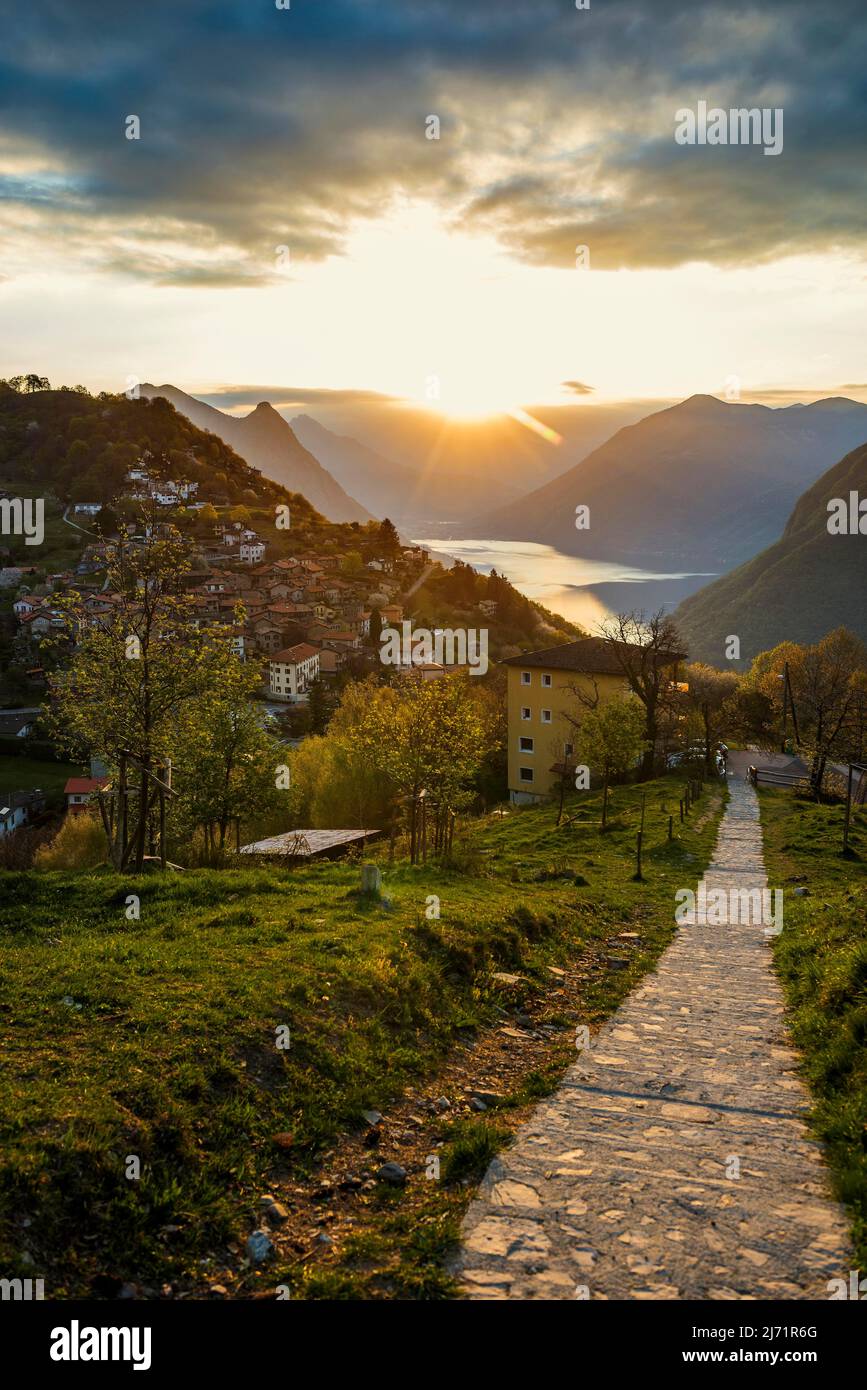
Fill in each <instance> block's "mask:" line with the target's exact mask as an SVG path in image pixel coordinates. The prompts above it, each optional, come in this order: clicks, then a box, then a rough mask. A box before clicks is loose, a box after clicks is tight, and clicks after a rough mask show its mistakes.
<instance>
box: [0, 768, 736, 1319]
mask: <svg viewBox="0 0 867 1390" xmlns="http://www.w3.org/2000/svg"><path fill="white" fill-rule="evenodd" d="M678 788H679V784H678V783H677V782H675V781H674V779H661V780H660V781H658V782H655V783H651V784H648V787H647V789H646V792H645V795H646V825H645V845H646V852H645V856H644V871H645V881H644V882H642V883H637V882H635V881H633V879H632V873H633V869H634V865H633V853H634V839H635V830H636V828H637V824H638V817H639V814H640V802H641V796H642V792H641V791H640V790H639V789H637V788H618V789H615V793H614V808H613V810H614V815H615V820H616V826H617V828H615V829H613V830H611V831H609V832H608V833H607V834H604V835H603V834H601V833H600V831H599V829H598V825H597V821H598V810H599V806H598V801H599V798H598V796H595V795H589V794H582V795H580V796H576V797H575V799H574V802H573V803H572V805H571V807H570V810H571V811H572V812H575V813H577V817H578V818H577V819H576V820H575V821H573V823H572V824H571V825H570V826H569V827H567V828H561V829H559V830H558V829H555V828H554V819H555V813H554V810H553V809H552V808H551V807H550V806H545V807H533V808H526V809H523V810H520V811H518V810H512V811H510V812H509V813H508V814H506V815H503V816H496V815H494V816H490V817H486V818H484V819H482V820H480V821H477V822H473V823H471V825H470V826H469V828H467V829H466V830H465V831H464V832H463V833H462V835H461V838H460V842H459V843H456V846H455V862H454V864H453V865H452V866H451V867H448V868H444V867H441V866H438V865H435V864H433V863H429V864H428V865H427V866H417V867H415V868H412V867H410V866H408V865H405V864H404V865H396V866H394V867H391V868H389V867H388V866H387V864H386V863H385V862H384V860H383V870H384V882H385V892H386V893H387V895H388V898H389V900H390V902H389V904H388V905H385V904H377V903H370V902H364V901H362V900H361V899H360V898H359V896H358V894H357V892H356V889H357V887H358V884H359V869H358V865H357V864H352V863H346V862H344V863H322V864H316V865H312V866H310V867H308V868H305V869H302V870H298V871H293V872H291V873H287V872H286V871H284V870H279V869H276V868H275V869H270V868H264V869H247V870H237V871H235V870H229V871H224V872H214V871H206V870H196V871H188V872H186V873H183V874H177V875H169V876H146V877H144V878H141V879H134V878H130V877H119V876H116V875H114V874H113V873H111V872H109V871H107V870H97V871H93V872H87V873H79V874H75V873H48V874H40V875H34V874H12V873H9V874H3V875H0V941H2V947H3V955H4V970H3V974H2V979H0V1038H2V1049H3V1055H4V1066H3V1069H2V1073H0V1151H2V1166H0V1266H2V1271H3V1273H4V1274H6V1275H9V1276H10V1277H11V1276H12V1275H13V1274H14V1273H15V1272H19V1273H22V1274H24V1275H26V1274H27V1273H28V1272H29V1273H31V1274H33V1273H35V1274H36V1275H37V1276H38V1277H44V1278H45V1279H46V1290H47V1292H48V1295H49V1296H50V1297H55V1298H62V1297H72V1296H99V1294H100V1292H101V1290H103V1289H105V1288H107V1287H111V1286H112V1285H111V1281H112V1280H125V1279H129V1280H135V1281H138V1282H139V1283H140V1284H141V1285H142V1286H144V1288H145V1289H152V1290H159V1288H160V1287H161V1285H163V1284H164V1283H166V1282H171V1283H173V1284H174V1286H175V1288H176V1289H179V1290H188V1291H190V1292H192V1293H194V1294H195V1293H198V1292H200V1291H201V1290H202V1285H203V1280H204V1281H207V1279H208V1277H210V1276H209V1272H210V1271H214V1270H216V1271H217V1272H218V1273H220V1272H222V1271H223V1270H224V1269H225V1270H226V1271H227V1274H226V1277H227V1278H228V1277H231V1278H232V1279H233V1280H234V1281H235V1282H234V1284H233V1290H232V1292H233V1293H234V1294H235V1295H238V1296H244V1295H250V1294H255V1293H256V1292H257V1291H258V1290H268V1291H270V1293H271V1294H272V1295H273V1289H274V1287H275V1286H276V1285H277V1284H278V1283H280V1282H281V1281H284V1282H288V1283H289V1284H290V1286H291V1287H292V1289H293V1296H296V1297H297V1296H300V1297H307V1298H317V1297H339V1298H350V1297H351V1298H358V1297H410V1298H433V1297H443V1296H446V1295H447V1294H448V1293H449V1291H450V1284H449V1281H448V1278H447V1276H446V1275H445V1274H444V1273H443V1269H442V1261H443V1257H444V1255H445V1253H446V1251H447V1250H448V1248H449V1246H450V1245H451V1244H452V1243H453V1241H454V1239H455V1236H456V1233H457V1229H458V1222H459V1219H460V1215H461V1212H462V1211H463V1209H464V1207H465V1205H466V1202H467V1201H468V1199H469V1196H470V1195H471V1191H472V1182H473V1181H475V1180H476V1179H477V1178H478V1177H479V1176H480V1175H481V1173H482V1172H483V1171H484V1167H485V1166H486V1164H487V1162H488V1161H489V1159H490V1157H491V1155H492V1153H494V1152H495V1151H496V1149H497V1148H499V1147H500V1146H501V1145H502V1143H503V1142H504V1140H505V1138H506V1136H507V1135H508V1132H509V1126H508V1121H507V1118H506V1117H507V1114H508V1112H509V1111H510V1110H511V1112H512V1114H513V1115H517V1114H518V1110H517V1107H520V1106H522V1105H526V1104H529V1103H531V1102H532V1101H533V1100H534V1099H535V1098H536V1097H538V1096H539V1095H541V1094H544V1093H545V1092H546V1091H547V1090H549V1089H550V1088H551V1086H552V1085H553V1084H554V1082H555V1080H556V1077H557V1075H558V1074H559V1072H560V1071H562V1069H563V1067H564V1066H565V1065H566V1064H567V1062H568V1060H569V1059H570V1057H571V1058H574V1055H575V1054H574V1048H573V1047H572V1044H571V1040H570V1036H569V1027H570V1019H569V1018H561V1019H560V1020H559V1022H558V1026H559V1027H560V1029H561V1030H562V1032H561V1042H560V1044H559V1051H556V1049H555V1053H556V1055H555V1058H554V1063H553V1064H552V1065H550V1066H547V1067H544V1068H542V1069H541V1070H540V1069H537V1070H535V1071H529V1072H528V1073H527V1074H526V1075H523V1076H522V1078H521V1080H520V1084H516V1086H515V1088H514V1091H513V1093H512V1094H510V1095H508V1096H506V1097H504V1104H503V1106H502V1107H500V1106H498V1107H497V1108H496V1109H494V1110H493V1111H491V1112H490V1113H489V1114H485V1115H479V1116H477V1117H476V1116H471V1115H469V1114H467V1115H456V1116H454V1117H451V1118H450V1119H449V1120H448V1123H447V1124H446V1127H445V1131H444V1133H443V1136H442V1138H443V1143H442V1150H441V1152H442V1159H443V1163H442V1171H443V1180H442V1181H441V1182H439V1183H423V1182H418V1181H416V1180H415V1179H416V1176H417V1175H416V1174H415V1173H413V1172H411V1173H410V1182H409V1183H408V1185H407V1187H406V1188H405V1189H399V1190H396V1191H392V1190H384V1189H382V1188H381V1187H378V1188H376V1189H375V1190H372V1191H371V1192H370V1193H369V1194H367V1195H362V1196H360V1197H359V1201H358V1219H357V1220H354V1229H353V1231H352V1232H351V1234H350V1235H349V1236H348V1238H347V1239H346V1240H345V1241H343V1242H342V1243H341V1245H340V1248H339V1250H335V1251H334V1252H332V1253H329V1254H328V1255H325V1256H322V1258H313V1257H308V1254H307V1253H305V1247H304V1246H303V1245H302V1247H301V1255H300V1257H295V1256H292V1257H291V1258H290V1254H291V1252H289V1251H287V1250H286V1249H285V1248H284V1247H283V1246H281V1247H280V1251H279V1255H278V1258H277V1259H276V1260H275V1261H273V1262H272V1264H271V1265H270V1266H269V1268H268V1271H267V1273H266V1274H264V1275H258V1274H256V1273H255V1272H253V1271H250V1270H247V1269H245V1268H244V1266H243V1264H242V1261H241V1258H240V1254H242V1253H243V1244H244V1241H245V1240H246V1235H247V1234H248V1233H249V1231H250V1230H251V1229H252V1228H253V1226H254V1225H255V1224H256V1222H257V1219H258V1217H257V1213H258V1207H257V1202H258V1195H259V1194H261V1193H262V1192H263V1191H266V1190H272V1189H273V1188H274V1187H277V1189H278V1190H279V1191H280V1192H281V1193H282V1192H284V1191H285V1192H290V1191H293V1192H297V1191H300V1190H301V1189H302V1188H303V1187H304V1184H310V1183H313V1182H314V1181H315V1180H316V1175H317V1173H320V1172H321V1171H322V1167H323V1165H325V1164H327V1163H328V1161H329V1159H330V1158H331V1157H332V1156H333V1155H334V1153H335V1152H336V1151H338V1150H339V1146H340V1145H341V1143H344V1142H346V1140H347V1136H353V1135H358V1134H359V1133H361V1132H362V1131H363V1129H364V1124H363V1123H362V1122H361V1119H360V1113H361V1111H362V1110H364V1109H371V1108H375V1109H378V1110H380V1111H383V1112H386V1110H387V1109H388V1107H389V1106H390V1105H394V1104H396V1103H397V1102H398V1101H399V1098H400V1097H401V1096H402V1095H404V1093H405V1092H407V1091H417V1090H418V1089H419V1088H424V1087H425V1086H426V1085H434V1084H435V1083H436V1077H437V1074H438V1071H439V1069H440V1068H442V1067H443V1065H444V1064H445V1063H446V1062H448V1060H449V1058H451V1057H453V1056H454V1053H455V1049H456V1047H458V1048H459V1047H460V1046H462V1045H464V1044H466V1043H467V1041H468V1040H473V1039H475V1040H477V1041H479V1042H480V1041H482V1040H484V1038H485V1037H486V1031H487V1030H492V1029H493V1028H494V1027H495V1025H499V1024H501V1023H502V1022H503V1018H504V1015H505V1014H506V1013H507V1010H506V1009H505V1008H504V1005H503V993H502V989H498V988H497V982H496V981H495V980H494V979H493V972H496V971H506V972H513V973H518V972H520V976H521V983H520V986H519V988H518V990H517V998H516V1003H515V1005H514V1007H515V1008H528V1009H529V1008H530V1007H531V1005H532V1003H533V1001H534V1000H537V999H539V998H542V999H546V998H547V993H546V992H548V991H550V990H551V980H552V974H551V969H550V967H552V966H553V967H558V966H561V965H564V964H567V963H570V962H574V961H575V960H578V959H580V958H582V956H583V955H586V954H588V953H590V954H592V956H593V960H594V962H595V964H594V966H593V968H592V969H591V970H589V971H588V975H587V982H586V989H583V987H582V989H583V993H582V998H581V1001H580V1003H581V1009H580V1018H581V1021H582V1022H589V1023H591V1024H592V1023H594V1022H598V1021H601V1019H603V1018H605V1017H606V1016H607V1015H608V1014H609V1013H610V1012H611V1011H612V1009H614V1008H615V1007H616V1006H617V1004H618V1003H619V1001H620V999H621V998H622V997H623V996H624V995H625V994H626V993H627V992H628V991H629V989H630V988H631V987H632V986H633V984H634V983H635V981H636V980H637V979H638V978H639V977H640V975H641V974H642V973H643V972H644V971H646V970H647V969H648V968H649V966H650V965H651V964H652V963H653V961H654V960H655V959H656V958H657V957H658V955H659V953H660V951H661V950H662V949H663V948H664V946H665V945H666V944H667V943H668V941H669V940H670V938H671V935H672V932H673V901H674V893H675V890H676V888H677V887H681V886H685V885H691V886H694V885H695V882H696V880H697V878H698V877H699V876H700V875H701V873H702V871H703V868H704V865H705V863H706V862H707V859H708V857H709V854H710V851H711V848H712V845H713V841H714V838H715V833H716V824H717V822H718V819H719V814H720V812H721V804H722V799H723V795H724V793H722V792H719V793H714V794H713V796H712V795H711V794H709V793H706V794H705V797H704V798H703V799H702V801H700V802H699V803H698V805H697V806H696V807H695V809H694V813H693V816H692V818H691V820H690V821H689V822H687V824H686V825H684V826H683V827H680V826H679V825H678V827H677V833H676V836H675V838H674V839H673V840H671V841H669V840H668V839H667V838H666V828H667V821H668V812H669V810H670V807H671V805H672V804H673V805H674V806H675V807H676V804H677V795H678ZM576 875H577V876H578V877H577V879H576ZM579 885H581V886H579ZM132 894H134V895H136V896H137V897H138V899H139V900H140V916H139V917H138V918H136V917H135V915H134V905H130V903H129V898H130V895H132ZM431 894H436V896H438V897H439V899H440V905H441V916H440V918H439V920H436V919H435V920H429V919H428V918H426V916H425V902H426V899H427V898H428V897H429V895H431ZM127 911H133V916H132V917H131V918H130V917H128V916H127ZM624 928H629V929H630V930H632V931H633V932H635V933H636V936H635V939H634V940H631V941H630V942H629V949H628V951H627V949H626V947H624V946H623V945H622V944H621V943H620V942H617V946H618V949H619V950H620V952H621V955H623V954H624V953H625V954H626V955H628V961H627V964H626V968H625V969H619V968H613V967H612V966H610V965H609V964H607V963H606V962H607V960H608V957H607V955H606V954H605V947H606V945H610V942H611V941H612V940H613V939H614V938H616V937H617V934H618V933H619V932H621V931H622V930H623V929H624ZM552 1017H554V1018H555V1019H556V1014H554V1015H552ZM282 1026H288V1028H289V1029H290V1038H291V1045H290V1046H289V1047H288V1049H281V1048H280V1047H278V1046H277V1038H278V1033H277V1030H278V1029H280V1028H281V1027H282ZM435 1094H436V1092H435ZM287 1133H288V1134H290V1135H291V1139H289V1140H277V1139H275V1136H277V1135H286V1134H287ZM359 1142H360V1141H359ZM130 1156H133V1157H138V1158H139V1159H140V1161H141V1170H142V1175H141V1178H140V1179H138V1180H130V1179H128V1178H127V1177H126V1176H125V1174H126V1170H127V1163H128V1159H129V1157H130ZM368 1159H369V1162H368V1168H367V1170H366V1171H368V1172H369V1171H372V1169H373V1168H375V1166H376V1163H377V1161H378V1160H377V1157H376V1154H375V1153H371V1154H369V1155H368ZM365 1161H366V1162H367V1161H368V1160H367V1159H366V1160H365ZM293 1185H294V1186H293ZM239 1251H240V1254H239ZM230 1266H231V1268H230ZM106 1281H108V1284H107V1283H106ZM205 1287H207V1283H205Z"/></svg>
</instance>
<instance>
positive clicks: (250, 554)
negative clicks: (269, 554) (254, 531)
mask: <svg viewBox="0 0 867 1390" xmlns="http://www.w3.org/2000/svg"><path fill="white" fill-rule="evenodd" d="M238 553H239V556H240V558H241V560H243V561H244V562H245V563H246V564H248V565H258V564H261V562H262V560H264V558H265V542H264V541H260V540H259V539H258V537H257V538H256V540H254V541H242V542H241V549H240V551H239V552H238Z"/></svg>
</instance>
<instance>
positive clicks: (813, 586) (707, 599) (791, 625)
mask: <svg viewBox="0 0 867 1390" xmlns="http://www.w3.org/2000/svg"><path fill="white" fill-rule="evenodd" d="M850 492H857V493H858V494H859V496H860V497H861V498H865V497H867V445H862V446H861V447H860V448H858V449H854V450H853V451H852V452H851V453H849V454H847V455H846V457H845V458H844V459H841V460H840V462H839V463H837V464H835V465H834V467H833V468H830V469H829V470H828V472H827V473H823V475H822V477H821V478H820V479H819V481H818V482H816V483H814V484H813V486H812V487H811V488H809V489H808V491H807V492H805V493H804V495H803V497H801V499H800V500H799V502H798V503H797V505H796V507H795V509H794V511H793V512H792V515H791V516H790V517H789V521H788V524H787V525H786V529H785V531H784V532H783V534H782V536H781V538H780V539H779V540H778V541H777V542H776V543H775V544H774V545H772V546H769V547H768V549H767V550H763V551H762V553H761V554H760V555H756V556H754V558H753V559H752V560H748V561H747V563H746V564H744V565H740V566H739V567H738V568H737V569H736V570H732V572H731V574H726V575H724V576H723V577H722V578H721V579H717V580H715V581H714V582H713V583H712V584H708V585H706V587H705V588H703V589H700V590H699V592H698V593H697V594H693V595H692V597H691V598H688V599H686V600H685V601H684V602H683V603H682V604H681V605H680V607H679V608H678V609H677V612H676V613H675V615H674V617H675V622H676V623H677V626H678V629H679V631H680V633H681V635H682V637H683V638H684V640H685V643H686V647H687V649H688V651H689V653H690V656H691V657H692V659H693V660H696V661H708V662H711V663H712V664H714V665H717V666H722V665H724V664H725V639H726V638H727V637H728V636H730V635H732V634H735V635H737V636H738V637H739V638H740V643H741V659H742V661H750V660H751V659H752V658H753V657H754V656H755V655H756V653H757V652H760V651H765V650H767V649H768V648H769V647H774V646H776V645H777V643H778V642H783V641H786V640H787V639H788V640H790V641H792V642H806V643H809V642H817V641H818V640H819V639H820V638H821V637H824V636H825V634H826V633H827V632H830V631H832V630H833V629H834V628H835V627H840V626H843V627H848V628H849V629H850V630H851V631H852V632H854V633H856V634H857V635H858V636H859V637H860V638H861V639H862V640H863V641H867V602H865V595H867V536H864V535H842V536H840V535H831V534H830V533H829V531H828V520H829V512H828V503H829V502H830V501H831V500H832V499H833V498H843V499H844V500H845V502H846V503H847V505H848V502H849V494H850ZM865 525H867V521H865ZM732 664H733V665H734V664H735V663H732Z"/></svg>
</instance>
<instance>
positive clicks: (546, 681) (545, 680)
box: [542, 671, 551, 687]
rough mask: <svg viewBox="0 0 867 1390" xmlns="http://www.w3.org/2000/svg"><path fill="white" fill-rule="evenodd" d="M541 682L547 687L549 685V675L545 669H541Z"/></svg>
mask: <svg viewBox="0 0 867 1390" xmlns="http://www.w3.org/2000/svg"><path fill="white" fill-rule="evenodd" d="M542 684H543V685H544V686H548V687H550V685H551V677H550V676H549V675H548V672H547V671H543V673H542Z"/></svg>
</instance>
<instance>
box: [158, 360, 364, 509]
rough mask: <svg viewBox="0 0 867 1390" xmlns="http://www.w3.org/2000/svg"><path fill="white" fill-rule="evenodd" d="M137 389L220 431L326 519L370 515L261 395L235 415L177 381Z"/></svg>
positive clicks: (201, 425)
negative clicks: (253, 404)
mask: <svg viewBox="0 0 867 1390" xmlns="http://www.w3.org/2000/svg"><path fill="white" fill-rule="evenodd" d="M141 394H142V395H143V396H146V397H148V398H149V399H152V398H153V397H154V396H163V397H165V399H166V400H167V401H170V402H171V404H172V405H173V406H174V407H175V409H176V410H178V411H180V413H181V414H182V415H185V416H186V417H187V419H188V420H191V421H192V423H193V424H194V425H196V426H197V427H198V428H199V429H202V430H209V431H210V433H211V434H216V435H218V436H219V438H220V439H222V440H223V442H224V443H226V444H228V445H230V447H231V448H232V449H234V451H235V453H236V454H240V456H241V458H243V459H246V461H247V463H249V464H250V466H251V467H252V468H258V469H260V470H261V472H262V473H264V475H265V477H266V478H271V479H272V481H274V482H275V483H281V484H282V486H283V487H285V488H288V489H289V491H290V492H300V493H301V494H302V496H304V497H306V498H307V501H308V502H309V503H310V504H311V506H313V507H315V509H316V510H317V511H318V512H321V513H322V515H323V516H326V517H327V518H328V519H329V521H361V522H364V521H371V520H373V518H372V516H371V513H370V512H369V511H367V509H366V508H365V507H362V505H361V504H360V503H359V502H356V501H355V498H354V497H350V496H349V494H348V493H346V492H344V490H343V488H342V487H341V486H340V484H339V483H338V482H337V481H336V479H334V478H333V477H332V476H331V474H330V473H329V472H328V471H327V469H325V468H323V467H322V465H321V463H320V462H319V461H318V459H316V458H314V456H313V455H312V454H311V453H310V452H309V450H307V449H305V448H304V446H303V444H301V443H300V442H299V440H298V439H296V437H295V435H294V433H293V431H292V428H291V426H290V425H289V424H288V423H287V421H286V420H284V419H283V416H282V415H281V414H280V413H279V412H278V411H276V410H274V408H273V406H271V405H269V404H268V402H267V401H261V402H260V403H259V405H257V406H256V409H255V410H252V411H251V412H250V414H249V415H244V416H241V417H236V416H234V415H226V414H224V412H223V411H222V410H216V409H215V408H214V407H213V406H212V405H206V404H205V403H204V401H198V400H196V399H195V397H194V396H188V395H187V394H186V392H185V391H179V390H178V389H177V387H175V386H151V385H150V384H145V385H144V386H142V388H141Z"/></svg>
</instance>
